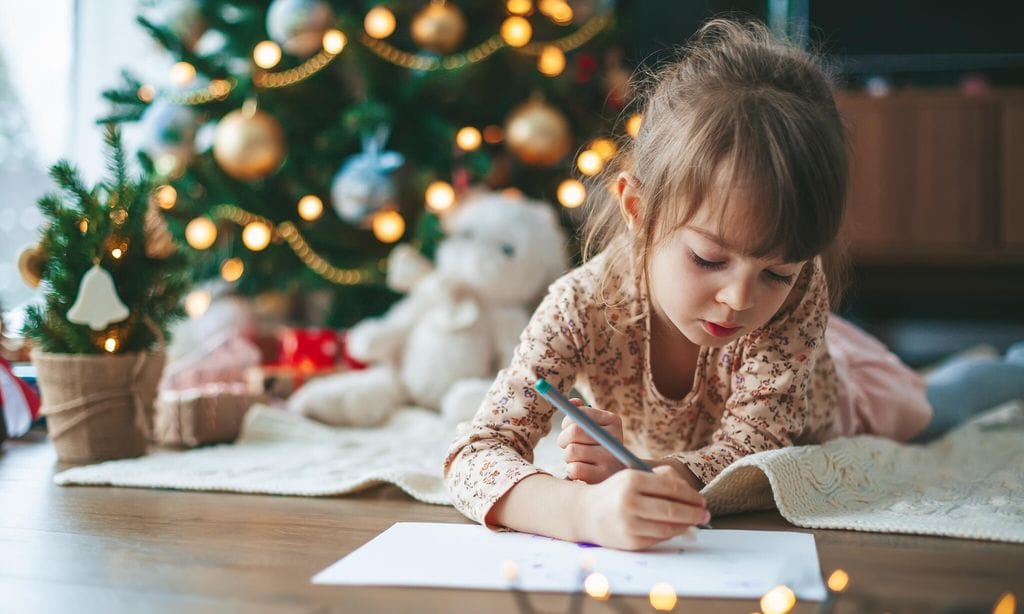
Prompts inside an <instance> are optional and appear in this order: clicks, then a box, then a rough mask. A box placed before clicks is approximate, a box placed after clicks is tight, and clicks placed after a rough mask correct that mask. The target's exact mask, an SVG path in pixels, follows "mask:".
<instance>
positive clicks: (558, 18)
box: [537, 0, 573, 26]
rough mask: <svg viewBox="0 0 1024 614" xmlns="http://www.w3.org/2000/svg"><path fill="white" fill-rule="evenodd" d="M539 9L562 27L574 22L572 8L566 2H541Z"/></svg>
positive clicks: (550, 0)
mask: <svg viewBox="0 0 1024 614" xmlns="http://www.w3.org/2000/svg"><path fill="white" fill-rule="evenodd" d="M537 9H538V10H539V11H540V12H541V13H542V14H544V15H547V16H548V18H550V19H551V21H553V22H555V23H556V24H558V25H560V26H564V25H567V24H569V23H570V22H572V16H573V12H572V7H571V6H569V3H568V2H565V0H540V2H539V3H538V4H537Z"/></svg>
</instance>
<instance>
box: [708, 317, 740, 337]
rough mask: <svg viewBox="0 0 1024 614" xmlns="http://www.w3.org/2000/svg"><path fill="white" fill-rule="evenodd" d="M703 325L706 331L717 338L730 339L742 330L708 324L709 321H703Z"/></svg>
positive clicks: (735, 327) (712, 323) (736, 327)
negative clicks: (730, 336)
mask: <svg viewBox="0 0 1024 614" xmlns="http://www.w3.org/2000/svg"><path fill="white" fill-rule="evenodd" d="M701 323H702V324H703V325H704V330H706V331H707V332H708V334H709V335H712V336H715V337H728V336H729V335H731V334H733V333H735V332H736V331H738V330H739V329H740V327H739V326H733V327H728V326H721V325H719V324H715V323H714V322H708V321H707V320H701Z"/></svg>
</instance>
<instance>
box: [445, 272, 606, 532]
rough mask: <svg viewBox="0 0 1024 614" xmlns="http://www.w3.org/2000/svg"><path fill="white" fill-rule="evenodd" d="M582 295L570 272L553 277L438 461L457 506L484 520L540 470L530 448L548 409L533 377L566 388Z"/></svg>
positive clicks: (575, 356)
mask: <svg viewBox="0 0 1024 614" xmlns="http://www.w3.org/2000/svg"><path fill="white" fill-rule="evenodd" d="M586 300H587V297H586V296H585V295H583V293H582V290H581V288H580V287H579V286H578V284H577V283H575V281H574V280H573V278H572V277H571V274H570V276H566V277H563V278H561V279H560V280H558V281H556V282H555V283H554V284H552V285H551V287H550V288H549V289H548V294H547V296H546V297H545V298H544V300H543V301H542V302H541V304H540V306H539V307H538V308H537V310H536V312H534V314H533V317H532V318H531V319H530V322H529V324H528V325H527V327H526V329H525V330H524V331H523V333H522V335H521V337H520V340H519V345H518V347H517V348H516V350H515V353H514V354H513V357H512V362H511V364H510V365H509V366H508V367H507V368H505V369H503V370H502V371H501V372H499V373H498V376H497V379H495V381H494V383H493V384H492V385H491V388H490V390H489V392H488V393H487V397H486V398H485V400H484V402H483V404H482V406H481V407H480V409H479V410H478V411H477V413H476V415H475V416H474V417H473V420H472V421H471V422H470V423H469V425H468V427H467V428H464V429H462V430H461V432H460V433H459V435H458V437H457V438H456V439H455V441H454V442H453V443H452V445H451V447H450V448H449V450H448V454H447V456H446V458H445V460H444V475H445V484H446V485H447V487H448V490H449V492H451V494H452V499H453V503H454V505H455V507H456V508H457V509H458V510H459V511H461V512H462V513H463V514H465V515H466V516H467V517H469V518H471V519H473V520H475V521H477V522H480V523H482V524H483V523H484V521H485V518H486V517H487V513H488V512H489V511H490V509H491V507H492V506H493V505H494V504H495V502H497V501H498V499H500V498H501V497H502V496H503V495H504V494H505V493H506V492H507V491H508V490H509V489H510V488H512V486H514V485H515V484H516V483H518V482H519V481H520V480H522V479H523V478H525V477H527V476H530V475H533V474H535V473H539V472H541V470H540V469H538V468H537V467H535V466H534V465H533V464H532V461H533V449H534V446H536V444H537V442H538V441H539V440H540V439H541V438H542V437H543V436H544V435H546V434H547V433H548V431H549V430H550V423H551V414H552V413H553V412H554V409H553V408H552V407H551V406H550V405H549V404H548V403H547V402H545V401H544V400H543V399H542V398H540V397H539V395H538V394H537V393H536V391H534V389H533V385H534V383H536V381H537V379H538V378H541V377H543V378H545V379H546V380H548V381H549V382H551V384H552V385H553V386H556V387H558V388H559V389H561V390H569V389H570V388H571V387H572V385H573V383H574V381H575V377H576V374H577V372H578V371H579V368H580V364H581V348H583V347H584V345H585V344H584V340H583V336H582V328H581V323H582V320H581V319H580V318H579V317H578V309H579V308H580V307H579V306H580V305H581V304H586Z"/></svg>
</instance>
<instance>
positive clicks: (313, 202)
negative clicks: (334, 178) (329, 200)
mask: <svg viewBox="0 0 1024 614" xmlns="http://www.w3.org/2000/svg"><path fill="white" fill-rule="evenodd" d="M323 212H324V201H322V200H320V199H319V198H318V197H316V196H314V195H312V194H306V195H305V196H303V197H302V198H300V199H299V217H301V218H302V219H304V220H306V221H307V222H312V221H313V220H315V219H317V218H318V217H320V215H322V214H323Z"/></svg>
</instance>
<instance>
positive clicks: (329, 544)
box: [0, 433, 1024, 613]
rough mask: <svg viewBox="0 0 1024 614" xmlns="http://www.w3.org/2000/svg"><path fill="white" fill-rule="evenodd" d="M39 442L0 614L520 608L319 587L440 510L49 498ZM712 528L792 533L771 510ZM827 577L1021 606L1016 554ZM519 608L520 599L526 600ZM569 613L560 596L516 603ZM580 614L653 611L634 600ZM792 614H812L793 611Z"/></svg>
mask: <svg viewBox="0 0 1024 614" xmlns="http://www.w3.org/2000/svg"><path fill="white" fill-rule="evenodd" d="M58 468H59V467H58V466H57V464H56V456H55V454H54V452H53V448H52V447H51V446H50V444H49V443H48V442H46V441H45V437H44V436H43V435H42V434H40V433H32V434H31V435H30V436H29V438H28V439H27V440H22V441H8V442H5V443H4V444H3V454H2V456H0V600H2V601H0V603H2V606H0V611H3V612H86V611H103V612H140V611H145V612H184V611H188V612H207V611H215V612H222V611H245V612H263V611H267V612H327V611H339V612H484V611H486V612H520V611H523V607H522V603H521V601H519V600H517V597H516V596H515V595H513V594H511V593H508V592H495V591H461V590H450V589H394V588H358V587H327V586H313V585H311V584H310V582H309V581H310V578H311V577H312V576H313V575H314V574H315V573H316V572H318V571H320V570H321V569H323V568H324V567H326V566H328V565H330V564H331V563H333V562H334V561H336V560H337V559H339V558H340V557H342V556H344V555H345V554H347V553H349V552H351V551H352V550H354V549H356V548H358V547H359V546H361V545H362V544H364V543H366V542H367V541H369V540H370V539H372V538H373V537H374V536H375V535H377V534H378V533H380V532H381V531H383V530H384V529H386V528H388V527H389V526H391V525H392V524H393V523H394V522H397V521H422V522H466V520H465V518H463V517H462V516H461V515H460V514H459V513H458V512H456V511H455V510H454V509H452V508H450V507H445V506H435V505H428V504H424V503H419V502H417V501H414V500H412V499H410V498H409V497H407V496H406V495H404V494H403V493H402V492H401V491H399V490H398V489H397V488H394V487H390V486H382V487H377V488H373V489H370V490H367V491H364V492H362V493H359V494H357V495H353V496H345V497H331V498H303V497H275V496H262V495H239V494H227V493H202V492H178V491H168V490H150V489H131V488H100V487H59V486H56V485H54V484H53V482H52V477H53V474H54V473H55V472H56V471H57V470H58ZM715 526H716V528H735V529H760V530H790V531H792V530H796V531H805V530H804V529H799V528H796V527H793V526H792V525H790V524H788V523H787V522H786V521H785V520H783V519H782V518H781V516H779V514H778V513H777V512H760V513H751V514H738V515H735V516H728V517H723V518H716V519H715ZM808 532H811V533H814V535H815V537H816V540H817V544H818V555H819V558H820V560H821V565H822V570H823V573H824V574H828V573H830V572H831V571H832V570H834V569H836V568H840V567H841V568H843V569H846V570H847V571H848V572H849V573H850V576H851V579H852V581H851V585H850V588H849V589H848V591H847V592H846V593H845V594H844V595H843V596H842V597H841V598H840V600H839V601H838V603H837V604H836V605H837V607H836V609H835V611H836V612H861V611H876V612H886V611H888V612H893V613H895V612H942V611H946V612H954V611H956V612H971V611H975V612H991V611H992V605H993V604H994V603H995V601H996V599H997V598H998V597H999V595H1000V594H1002V593H1003V592H1005V591H1012V592H1014V593H1015V595H1016V596H1017V598H1018V599H1021V598H1024V572H1022V571H1021V570H1024V545H1016V544H1001V543H993V542H984V541H973V540H960V539H946V538H938V537H922V536H911V535H890V534H879V533H860V532H852V531H828V530H814V531H808ZM521 597H524V596H521ZM525 597H526V598H527V599H528V605H529V607H530V610H531V611H534V612H566V611H568V608H569V605H570V601H569V600H570V597H569V596H567V595H552V594H532V595H528V596H525ZM583 606H584V607H583V610H582V611H583V612H588V613H589V612H593V613H598V612H617V613H618V612H650V611H653V610H652V608H651V607H650V605H649V604H648V603H647V602H646V600H645V599H642V598H638V597H637V598H622V597H615V598H613V599H612V600H610V601H609V602H598V601H594V600H591V599H586V600H584V601H583ZM758 609H759V608H758V604H757V603H756V602H755V601H753V600H749V601H737V600H695V599H685V600H681V601H680V602H679V604H677V606H676V608H675V611H677V612H684V611H699V612H756V611H758ZM795 611H796V612H815V611H818V608H817V607H816V604H798V606H797V609H796V610H795Z"/></svg>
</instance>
